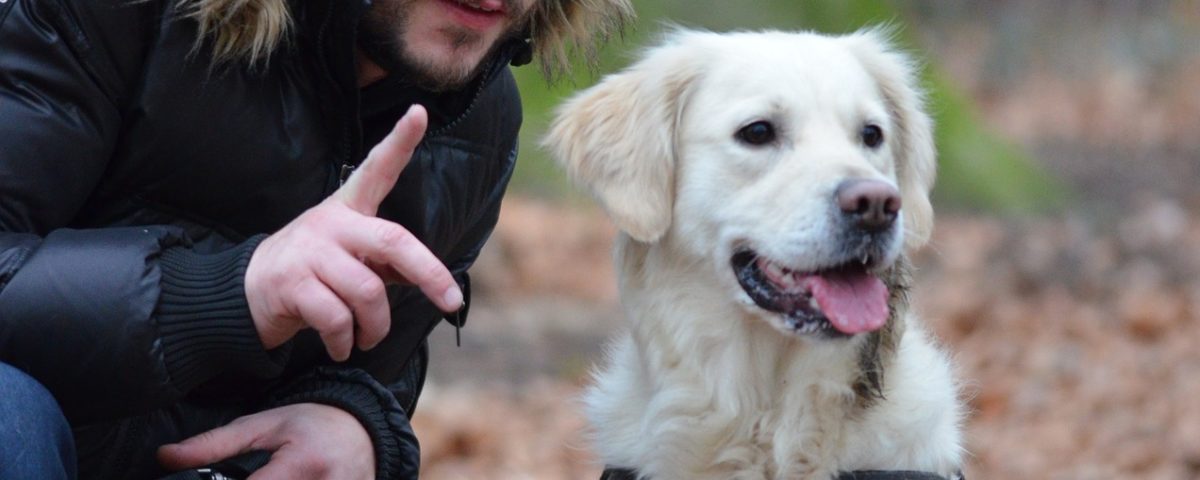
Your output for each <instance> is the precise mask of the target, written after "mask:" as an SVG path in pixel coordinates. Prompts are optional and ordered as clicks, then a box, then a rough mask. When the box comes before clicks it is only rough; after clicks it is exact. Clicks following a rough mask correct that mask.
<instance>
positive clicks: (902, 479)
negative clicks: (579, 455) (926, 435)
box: [600, 467, 965, 480]
mask: <svg viewBox="0 0 1200 480" xmlns="http://www.w3.org/2000/svg"><path fill="white" fill-rule="evenodd" d="M600 480H638V475H637V472H635V471H633V470H631V469H628V468H613V467H608V468H605V469H604V473H603V474H601V475H600ZM834 480H965V478H964V477H963V474H962V472H959V473H956V474H954V476H952V477H950V478H946V477H943V476H941V475H938V474H936V473H929V472H912V471H905V470H855V471H853V472H844V473H841V474H839V475H838V476H837V478H835V479H834Z"/></svg>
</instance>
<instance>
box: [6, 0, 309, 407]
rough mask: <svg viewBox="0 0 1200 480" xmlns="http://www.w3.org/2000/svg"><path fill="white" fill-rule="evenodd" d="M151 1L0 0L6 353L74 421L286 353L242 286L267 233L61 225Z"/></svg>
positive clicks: (156, 401)
mask: <svg viewBox="0 0 1200 480" xmlns="http://www.w3.org/2000/svg"><path fill="white" fill-rule="evenodd" d="M155 8H157V7H155V6H154V4H153V2H126V1H123V0H120V1H119V0H97V1H95V2H70V1H67V0H8V1H7V2H3V3H0V361H3V362H5V363H9V364H12V365H14V366H16V367H18V368H21V369H22V370H24V371H25V372H27V373H29V374H30V375H31V376H33V377H34V378H36V379H38V380H39V381H40V382H42V383H43V384H44V385H46V387H47V388H48V389H49V390H50V391H51V392H52V393H53V394H54V395H55V397H56V398H57V399H58V401H59V403H60V405H61V406H62V407H63V410H64V412H65V413H66V414H67V417H68V418H69V419H70V420H71V421H72V422H86V421H91V420H99V419H105V418H113V417H117V416H122V415H125V414H129V413H133V412H138V411H146V410H149V409H153V408H156V407H159V406H162V405H164V404H166V403H169V402H171V401H174V400H175V399H177V398H179V397H180V396H181V395H183V394H184V393H186V392H187V391H189V390H190V389H192V388H193V387H195V386H196V385H198V384H200V383H202V382H204V381H206V380H207V379H209V378H211V377H213V376H215V375H216V374H218V373H220V372H221V371H222V370H240V371H244V372H248V373H250V374H253V375H257V376H270V375H273V374H275V373H277V372H278V371H279V370H280V369H281V368H282V365H281V362H280V361H279V360H280V359H279V358H276V357H274V356H272V354H269V353H268V352H266V351H264V350H263V348H262V345H261V342H259V341H258V337H257V333H256V332H255V330H254V327H253V324H252V322H251V321H250V317H249V314H248V309H247V307H246V304H245V294H244V290H243V288H242V279H243V274H244V271H245V266H246V264H247V263H248V262H249V257H250V255H251V253H252V252H253V249H254V248H255V247H256V246H257V242H258V240H260V239H258V238H254V239H250V240H248V241H245V242H242V243H240V244H237V245H236V247H233V248H231V249H229V250H227V251H223V252H217V253H213V254H203V255H202V254H199V253H197V252H195V251H193V250H191V249H190V248H189V241H188V239H187V238H186V237H185V235H184V234H183V233H182V231H181V230H180V229H178V228H176V227H170V226H144V227H140V226H139V227H121V228H101V229H90V230H79V229H70V228H67V226H69V225H70V224H71V221H72V219H73V218H75V216H76V215H78V214H79V212H80V210H81V209H82V208H84V207H85V205H86V203H87V201H88V197H89V195H90V194H91V192H92V191H93V189H94V188H95V187H96V186H97V185H98V184H99V183H100V182H101V181H102V179H103V176H104V171H105V167H106V165H107V161H108V159H109V157H110V156H111V155H112V153H113V150H114V148H115V144H116V140H117V137H118V135H119V132H120V128H121V110H120V105H122V100H123V98H124V96H125V95H127V94H128V92H127V91H126V90H127V89H126V88H125V87H124V86H123V85H127V84H131V83H134V82H135V80H136V76H137V75H136V69H135V66H136V65H138V64H139V61H140V56H141V55H143V54H144V52H143V48H144V47H143V46H142V45H141V43H142V40H141V39H142V38H144V37H146V36H147V33H146V32H147V31H148V29H150V28H152V27H153V25H154V22H155V21H156V20H154V18H157V15H156V14H155V12H153V10H154V9H155ZM275 353H276V355H283V354H285V353H286V352H285V351H284V350H278V351H277V352H275Z"/></svg>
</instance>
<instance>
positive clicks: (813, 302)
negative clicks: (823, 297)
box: [808, 297, 821, 310]
mask: <svg viewBox="0 0 1200 480" xmlns="http://www.w3.org/2000/svg"><path fill="white" fill-rule="evenodd" d="M808 307H809V308H811V309H813V310H820V309H821V306H820V305H818V304H817V298H816V297H808Z"/></svg>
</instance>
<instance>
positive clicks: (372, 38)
mask: <svg viewBox="0 0 1200 480" xmlns="http://www.w3.org/2000/svg"><path fill="white" fill-rule="evenodd" d="M411 3H412V2H411V0H390V1H389V0H376V1H375V2H374V4H373V5H372V8H371V9H370V10H368V11H367V13H366V15H365V16H364V18H363V20H362V23H361V24H360V25H359V31H358V45H359V47H360V48H361V49H362V52H363V54H364V55H366V56H367V58H369V59H370V60H371V61H373V62H375V63H376V64H377V65H379V67H380V68H383V69H384V70H385V71H387V72H388V73H389V74H399V73H401V72H403V75H404V76H405V78H404V80H405V81H407V82H409V83H413V84H415V85H417V86H418V87H421V88H424V89H427V90H430V91H435V92H442V91H450V90H457V89H459V88H462V87H464V86H466V85H467V84H468V83H469V82H470V81H471V80H472V79H474V78H475V77H476V76H478V75H479V73H480V71H482V70H483V69H484V68H485V67H487V66H488V64H489V62H488V59H489V58H492V56H493V55H495V53H496V50H498V49H499V48H500V47H501V46H503V45H504V44H505V43H507V42H508V41H509V40H511V39H512V38H513V37H515V36H516V35H517V34H519V33H520V32H522V31H524V29H525V25H526V24H527V23H528V15H523V17H524V18H523V21H519V22H514V26H515V27H514V28H513V29H512V30H510V31H508V32H505V33H504V34H503V35H501V36H500V38H499V39H497V40H496V43H495V44H494V45H492V46H491V47H489V49H488V51H487V53H486V54H484V55H483V57H481V60H480V61H479V62H477V63H476V64H474V65H467V64H464V63H463V62H448V63H445V64H442V63H437V62H434V61H429V60H425V59H422V58H415V56H413V55H409V54H408V53H407V50H406V49H405V45H404V43H403V36H404V35H403V34H404V32H403V30H402V29H403V28H406V27H407V26H408V12H409V8H408V7H409V6H410V4H411ZM512 3H513V2H511V1H509V0H505V7H506V10H505V11H507V12H512V10H511V9H512V8H513V7H515V5H512ZM510 15H511V13H510ZM443 33H445V34H448V35H450V36H451V46H452V48H453V49H454V50H458V49H459V48H463V47H469V46H471V45H473V44H476V43H478V42H483V41H485V40H484V38H483V37H482V35H479V34H478V33H476V32H474V31H471V30H469V29H466V28H459V29H455V30H453V31H449V32H446V31H443ZM452 55H453V54H452Z"/></svg>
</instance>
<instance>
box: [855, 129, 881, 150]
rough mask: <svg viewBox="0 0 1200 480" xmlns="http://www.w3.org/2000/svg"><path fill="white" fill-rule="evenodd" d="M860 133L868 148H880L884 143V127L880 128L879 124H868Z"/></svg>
mask: <svg viewBox="0 0 1200 480" xmlns="http://www.w3.org/2000/svg"><path fill="white" fill-rule="evenodd" d="M858 135H859V136H860V137H862V142H863V145H866V146H867V148H879V145H880V144H882V143H883V129H882V128H879V125H870V124H869V125H866V126H864V127H863V128H862V131H861V132H859V133H858Z"/></svg>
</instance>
